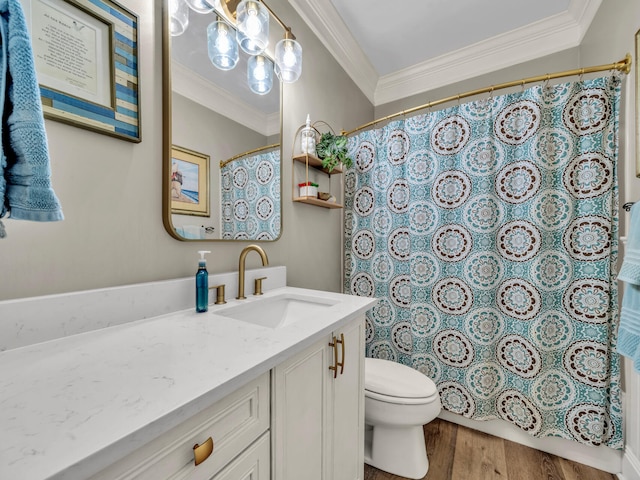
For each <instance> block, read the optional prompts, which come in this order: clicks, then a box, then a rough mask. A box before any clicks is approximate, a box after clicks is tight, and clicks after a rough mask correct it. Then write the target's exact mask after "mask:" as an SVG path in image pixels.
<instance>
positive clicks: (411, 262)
mask: <svg viewBox="0 0 640 480" xmlns="http://www.w3.org/2000/svg"><path fill="white" fill-rule="evenodd" d="M619 97H620V80H619V78H618V77H616V76H611V77H602V78H597V79H594V80H589V81H579V82H571V83H564V84H559V85H554V86H549V85H541V86H535V87H533V88H529V89H527V90H524V89H523V90H522V91H519V92H517V93H512V94H508V95H503V96H497V97H489V98H487V99H483V100H480V101H475V102H470V103H465V104H461V105H457V106H455V107H452V108H449V109H446V110H442V111H438V112H432V113H431V112H430V113H427V114H423V115H416V116H413V117H411V118H406V119H404V120H400V121H395V122H393V123H390V124H388V125H387V126H385V127H383V128H379V129H376V130H369V131H365V132H362V133H359V134H358V135H356V136H354V137H352V138H350V153H351V155H352V157H353V158H354V167H353V168H351V169H350V170H349V171H347V172H346V174H345V256H346V258H345V285H344V288H345V291H347V292H350V293H352V294H354V295H361V296H372V297H373V296H375V297H378V298H379V303H378V304H377V306H376V307H374V308H373V309H372V310H371V311H370V312H369V313H368V314H367V322H366V327H367V328H366V331H367V356H370V357H376V358H384V359H388V360H393V361H396V362H400V363H403V364H405V365H409V366H411V367H413V368H415V369H417V370H419V371H421V372H423V373H424V374H425V375H428V376H429V377H430V378H432V379H433V380H434V382H435V383H436V385H437V386H438V390H439V392H440V396H441V399H442V404H443V407H444V408H445V409H446V410H449V411H451V412H454V413H457V414H460V415H464V416H465V417H468V418H472V419H476V420H488V419H494V418H501V419H504V420H506V421H508V422H511V423H513V424H515V425H517V426H518V427H520V428H522V429H523V430H525V431H527V432H529V433H530V434H532V435H534V436H538V437H542V436H556V437H563V438H567V439H571V440H575V441H577V442H580V443H584V444H588V445H607V446H609V447H612V448H618V449H619V448H622V445H623V443H622V442H623V440H622V439H623V437H622V421H621V404H620V374H619V364H618V356H617V355H616V354H615V353H614V349H613V347H614V346H615V345H614V344H615V335H616V332H615V330H616V324H617V318H618V300H617V285H616V281H615V264H616V258H617V249H618V246H617V236H618V218H617V211H618V185H617V173H616V163H617V155H618V145H617V142H618V117H619Z"/></svg>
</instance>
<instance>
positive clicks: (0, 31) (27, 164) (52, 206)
mask: <svg viewBox="0 0 640 480" xmlns="http://www.w3.org/2000/svg"><path fill="white" fill-rule="evenodd" d="M0 41H1V52H0V114H1V118H2V123H1V126H0V128H1V129H2V132H1V138H2V143H1V144H0V218H1V217H4V216H5V215H6V214H7V213H10V216H11V218H12V219H16V220H31V221H38V222H48V221H56V220H62V219H63V218H64V217H63V214H62V209H61V207H60V202H59V201H58V198H57V197H56V195H55V193H54V192H53V189H52V188H51V181H50V173H51V172H50V166H49V150H48V146H47V135H46V132H45V129H44V118H43V115H42V106H41V103H40V89H39V87H38V80H37V78H36V71H35V65H34V60H33V52H32V48H31V39H30V37H29V32H28V30H27V25H26V22H25V18H24V13H23V11H22V6H21V5H20V1H19V0H0ZM1 233H2V231H1V226H0V234H1Z"/></svg>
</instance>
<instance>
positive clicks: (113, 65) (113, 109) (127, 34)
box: [21, 0, 141, 142]
mask: <svg viewBox="0 0 640 480" xmlns="http://www.w3.org/2000/svg"><path fill="white" fill-rule="evenodd" d="M21 2H22V4H23V6H24V11H25V17H26V19H27V25H28V26H29V30H30V34H31V44H32V48H33V59H34V62H35V68H36V73H37V76H38V83H39V85H40V97H41V99H42V109H43V112H44V116H45V117H46V118H50V119H52V120H57V121H61V122H65V123H68V124H71V125H74V126H77V127H81V128H85V129H88V130H93V131H95V132H99V133H103V134H106V135H111V136H114V137H118V138H121V139H123V140H128V141H131V142H140V141H141V136H140V90H139V77H138V17H137V15H135V14H134V13H132V12H131V11H129V10H127V9H126V8H124V7H123V6H121V5H119V4H117V3H116V2H113V1H111V0H21Z"/></svg>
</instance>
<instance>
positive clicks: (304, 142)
mask: <svg viewBox="0 0 640 480" xmlns="http://www.w3.org/2000/svg"><path fill="white" fill-rule="evenodd" d="M317 136H318V131H317V130H316V129H315V128H313V127H312V126H311V116H310V115H309V114H307V124H306V126H305V127H304V128H303V129H302V131H301V132H300V151H301V152H302V153H303V154H305V155H315V154H316V140H317Z"/></svg>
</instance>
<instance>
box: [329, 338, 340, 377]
mask: <svg viewBox="0 0 640 480" xmlns="http://www.w3.org/2000/svg"><path fill="white" fill-rule="evenodd" d="M329 346H330V347H333V365H329V370H333V378H337V377H338V366H339V365H340V364H339V363H338V340H337V339H336V337H335V336H334V337H332V341H331V342H330V343H329Z"/></svg>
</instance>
